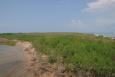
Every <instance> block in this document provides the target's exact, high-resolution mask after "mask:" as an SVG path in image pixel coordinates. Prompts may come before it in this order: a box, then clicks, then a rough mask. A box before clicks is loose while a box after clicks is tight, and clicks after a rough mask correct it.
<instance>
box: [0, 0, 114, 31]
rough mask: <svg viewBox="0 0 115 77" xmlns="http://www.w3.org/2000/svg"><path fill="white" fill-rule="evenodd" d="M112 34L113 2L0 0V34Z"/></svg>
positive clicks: (106, 0)
mask: <svg viewBox="0 0 115 77" xmlns="http://www.w3.org/2000/svg"><path fill="white" fill-rule="evenodd" d="M4 32H5V33H7V32H11V33H12V32H87V33H115V0H0V33H4Z"/></svg>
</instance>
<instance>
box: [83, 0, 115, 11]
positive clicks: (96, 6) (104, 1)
mask: <svg viewBox="0 0 115 77" xmlns="http://www.w3.org/2000/svg"><path fill="white" fill-rule="evenodd" d="M109 7H115V0H96V1H94V2H89V3H88V4H87V8H85V9H84V10H83V11H90V12H92V11H97V10H102V9H106V8H109Z"/></svg>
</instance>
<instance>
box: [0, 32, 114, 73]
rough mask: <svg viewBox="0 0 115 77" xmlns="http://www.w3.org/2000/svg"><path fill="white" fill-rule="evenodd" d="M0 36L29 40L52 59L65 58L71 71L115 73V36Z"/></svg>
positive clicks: (64, 62) (57, 60) (54, 61)
mask: <svg viewBox="0 0 115 77" xmlns="http://www.w3.org/2000/svg"><path fill="white" fill-rule="evenodd" d="M0 37H3V38H7V39H18V40H26V41H30V42H32V43H33V45H34V47H35V48H36V49H37V50H38V51H39V52H41V53H45V54H47V55H48V56H49V62H50V63H60V62H62V63H63V64H64V65H65V67H66V69H68V70H71V71H77V70H79V69H82V70H85V71H87V70H94V71H95V72H96V73H97V74H100V75H111V74H112V73H113V74H114V73H115V40H112V39H110V38H104V37H102V36H99V37H96V36H94V35H91V34H81V33H17V34H11V33H6V34H0Z"/></svg>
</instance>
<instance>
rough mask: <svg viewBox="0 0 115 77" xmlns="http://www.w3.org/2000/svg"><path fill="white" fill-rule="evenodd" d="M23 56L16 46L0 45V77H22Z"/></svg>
mask: <svg viewBox="0 0 115 77" xmlns="http://www.w3.org/2000/svg"><path fill="white" fill-rule="evenodd" d="M23 58H24V55H23V53H22V50H21V49H20V48H18V47H16V46H6V45H0V77H20V76H21V75H22V76H21V77H23V76H24V75H23V74H25V73H24V71H25V70H24V64H23ZM24 77H26V76H24Z"/></svg>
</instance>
